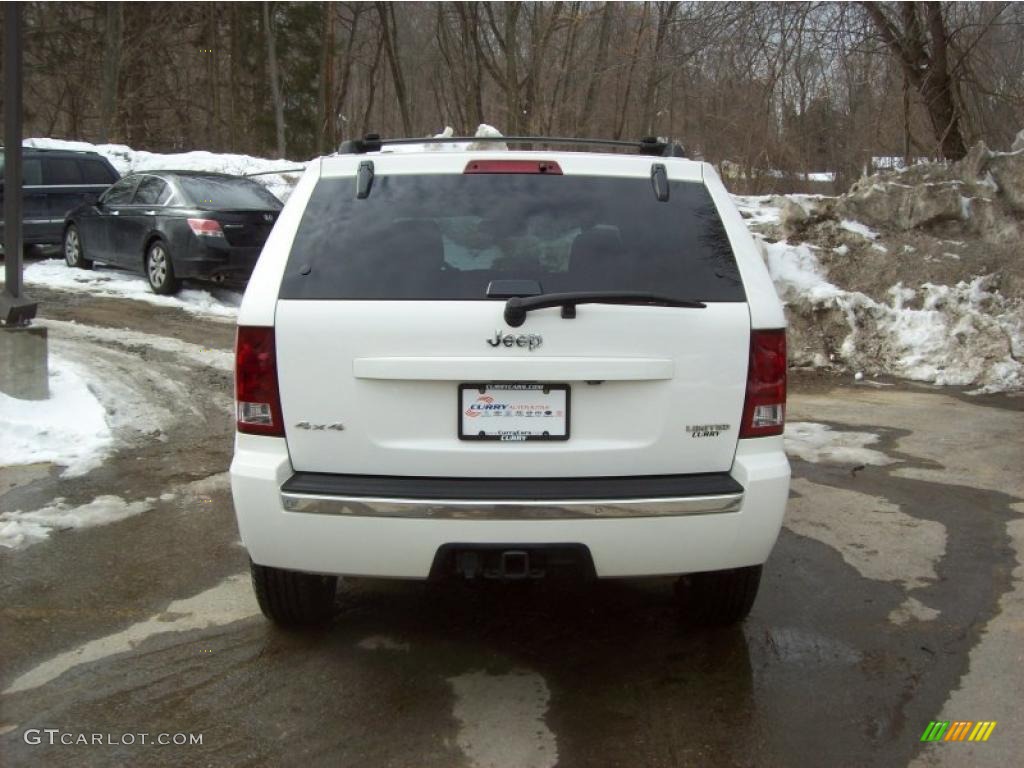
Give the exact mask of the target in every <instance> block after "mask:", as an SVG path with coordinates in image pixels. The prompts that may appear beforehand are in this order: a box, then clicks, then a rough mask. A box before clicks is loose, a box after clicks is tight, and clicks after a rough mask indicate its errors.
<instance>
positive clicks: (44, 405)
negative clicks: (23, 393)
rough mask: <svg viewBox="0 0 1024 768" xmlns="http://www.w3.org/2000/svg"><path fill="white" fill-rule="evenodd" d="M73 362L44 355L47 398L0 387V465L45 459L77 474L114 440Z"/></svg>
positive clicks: (89, 466)
mask: <svg viewBox="0 0 1024 768" xmlns="http://www.w3.org/2000/svg"><path fill="white" fill-rule="evenodd" d="M86 381H87V377H86V376H85V374H84V372H83V371H82V370H81V369H79V368H78V366H76V365H73V364H72V363H69V362H68V361H67V360H65V359H63V358H61V357H58V356H55V355H51V356H50V398H49V399H47V400H20V399H16V398H13V397H8V396H7V395H5V394H3V393H0V466H12V465H20V464H36V463H39V462H51V463H53V464H60V465H62V466H64V467H66V469H65V470H64V473H63V476H64V477H77V476H79V475H84V474H85V473H86V472H88V471H90V470H91V469H94V468H96V467H98V466H99V465H100V464H101V463H102V462H103V459H104V458H105V457H106V456H107V454H108V453H109V452H110V451H111V449H112V447H113V443H114V439H113V435H112V434H111V430H110V428H109V426H108V425H107V422H106V418H105V409H104V408H103V406H102V405H101V404H100V402H99V401H98V400H97V399H96V397H95V395H93V393H92V392H91V391H90V390H89V387H88V385H87V384H86Z"/></svg>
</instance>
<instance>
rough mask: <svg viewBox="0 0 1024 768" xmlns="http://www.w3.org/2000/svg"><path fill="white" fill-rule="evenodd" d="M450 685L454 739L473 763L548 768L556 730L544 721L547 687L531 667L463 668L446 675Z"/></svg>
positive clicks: (481, 767)
mask: <svg viewBox="0 0 1024 768" xmlns="http://www.w3.org/2000/svg"><path fill="white" fill-rule="evenodd" d="M448 682H449V683H450V684H451V686H452V689H453V690H454V691H455V718H456V719H457V720H458V721H459V733H458V737H457V740H458V744H459V748H460V749H462V751H463V752H464V753H465V754H466V757H468V758H469V760H470V762H471V763H472V764H473V765H474V766H476V767H477V768H550V767H551V766H553V765H554V764H555V763H557V762H558V746H557V744H556V742H555V734H553V733H552V732H551V730H550V729H549V728H548V727H547V725H546V724H545V723H544V715H545V714H546V713H547V710H548V702H549V701H550V699H551V692H550V691H549V690H548V686H547V683H546V682H544V678H543V677H541V676H540V675H538V674H537V673H535V672H530V671H527V670H515V671H513V672H510V673H509V674H504V675H489V674H487V673H486V672H468V673H466V674H464V675H459V676H458V677H452V678H449V679H448Z"/></svg>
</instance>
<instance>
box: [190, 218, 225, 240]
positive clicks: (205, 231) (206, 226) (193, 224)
mask: <svg viewBox="0 0 1024 768" xmlns="http://www.w3.org/2000/svg"><path fill="white" fill-rule="evenodd" d="M188 226H189V228H190V229H191V230H192V234H194V235H199V236H201V237H224V230H223V229H221V228H220V222H219V221H217V220H216V219H189V220H188Z"/></svg>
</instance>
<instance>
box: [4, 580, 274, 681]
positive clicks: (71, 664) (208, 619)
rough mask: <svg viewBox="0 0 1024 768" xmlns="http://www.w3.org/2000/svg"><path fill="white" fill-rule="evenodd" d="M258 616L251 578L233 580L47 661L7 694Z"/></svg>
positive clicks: (24, 675)
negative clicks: (161, 640)
mask: <svg viewBox="0 0 1024 768" xmlns="http://www.w3.org/2000/svg"><path fill="white" fill-rule="evenodd" d="M257 613H259V608H258V607H257V605H256V599H255V597H254V596H253V593H252V587H251V586H250V583H249V575H248V574H238V575H236V576H230V577H228V578H227V579H225V580H224V581H222V582H221V583H220V584H218V585H217V586H215V587H213V588H212V589H208V590H206V591H205V592H200V593H199V594H198V595H193V596H192V597H189V598H185V599H184V600H176V601H175V602H173V603H171V604H170V605H168V606H167V609H166V610H165V611H163V612H161V613H159V614H156V615H154V616H151V617H149V618H148V619H146V620H145V621H142V622H139V623H138V624H133V625H132V626H130V627H128V628H127V629H124V630H122V631H121V632H117V633H115V634H113V635H107V636H106V637H101V638H99V639H98V640H93V641H91V642H88V643H86V644H85V645H82V646H80V647H78V648H75V649H73V650H71V651H67V652H65V653H61V654H59V655H57V656H55V657H53V658H52V659H49V660H48V661H44V662H43V663H42V664H40V665H38V666H36V667H33V668H32V669H30V670H29V671H28V672H26V673H25V674H23V675H22V676H21V677H19V678H17V679H16V680H15V681H14V682H13V683H11V684H10V686H8V687H7V689H6V690H4V691H3V693H4V694H11V693H18V692H20V691H27V690H30V689H32V688H38V687H39V686H41V685H45V684H46V683H49V682H50V681H52V680H55V679H56V678H58V677H59V676H60V675H62V674H64V673H65V672H67V671H68V670H70V669H74V668H75V667H77V666H80V665H82V664H89V663H91V662H94V661H99V660H100V659H105V658H108V657H110V656H115V655H117V654H119V653H125V652H127V651H131V650H133V649H134V648H136V647H137V646H138V645H139V643H141V642H142V641H143V640H146V639H147V638H149V637H152V636H153V635H159V634H164V633H166V632H188V631H190V630H195V629H207V628H209V627H218V626H223V625H225V624H232V623H234V622H236V621H240V620H242V619H247V618H249V617H250V616H254V615H256V614H257Z"/></svg>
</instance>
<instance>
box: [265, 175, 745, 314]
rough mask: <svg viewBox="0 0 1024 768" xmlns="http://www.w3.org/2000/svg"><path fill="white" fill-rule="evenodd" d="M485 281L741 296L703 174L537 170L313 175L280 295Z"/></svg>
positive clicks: (460, 288) (449, 291)
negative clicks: (658, 187) (316, 178)
mask: <svg viewBox="0 0 1024 768" xmlns="http://www.w3.org/2000/svg"><path fill="white" fill-rule="evenodd" d="M492 280H536V281H537V282H539V283H540V285H541V289H542V291H543V292H544V293H557V292H563V291H586V290H621V291H647V292H655V293H659V294H667V295H669V296H671V297H673V298H684V299H697V300H703V301H744V300H745V295H744V292H743V284H742V281H741V279H740V275H739V270H738V269H737V266H736V261H735V258H734V256H733V252H732V248H731V246H730V244H729V239H728V236H727V235H726V233H725V228H724V226H723V224H722V221H721V219H720V218H719V215H718V211H717V210H716V208H715V205H714V203H713V201H712V200H711V196H710V195H709V193H708V191H707V189H706V188H705V187H704V185H703V184H700V183H695V182H671V183H670V195H669V199H668V200H667V201H665V202H659V201H658V200H657V198H656V197H655V193H654V190H653V188H652V184H651V180H650V179H648V178H618V177H594V176H554V175H550V176H548V175H539V174H523V175H519V174H467V175H461V174H460V175H454V174H446V175H442V174H434V175H394V176H378V177H376V178H375V179H374V181H373V186H372V189H371V192H370V195H369V197H367V198H365V199H357V198H356V194H355V180H354V178H352V177H348V178H327V179H321V180H320V182H319V183H318V184H317V187H316V188H315V189H314V191H313V194H312V197H311V198H310V201H309V204H308V205H307V206H306V210H305V211H304V213H303V216H302V221H301V222H300V224H299V228H298V230H297V232H296V235H295V241H294V243H293V245H292V251H291V255H290V256H289V260H288V265H287V267H286V268H285V274H284V278H283V281H282V283H281V291H280V298H282V299H447V300H482V299H486V298H487V295H486V294H487V286H488V283H490V281H492Z"/></svg>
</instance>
